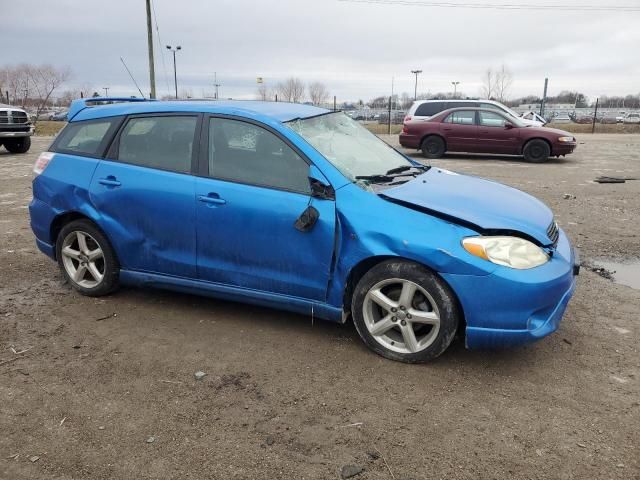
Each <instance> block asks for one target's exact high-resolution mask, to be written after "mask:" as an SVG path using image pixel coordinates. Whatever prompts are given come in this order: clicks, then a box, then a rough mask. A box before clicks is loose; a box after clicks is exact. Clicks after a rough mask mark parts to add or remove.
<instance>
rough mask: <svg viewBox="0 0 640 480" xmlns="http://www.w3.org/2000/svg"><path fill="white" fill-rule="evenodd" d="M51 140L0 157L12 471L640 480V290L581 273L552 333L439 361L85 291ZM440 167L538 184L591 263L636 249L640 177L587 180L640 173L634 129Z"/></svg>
mask: <svg viewBox="0 0 640 480" xmlns="http://www.w3.org/2000/svg"><path fill="white" fill-rule="evenodd" d="M390 140H391V141H394V140H395V139H394V138H392V139H390ZM48 142H49V139H47V138H35V139H34V147H33V149H32V151H31V153H29V154H27V155H10V154H8V153H6V152H5V151H4V150H2V152H1V153H0V432H1V433H0V478H2V479H41V478H42V479H44V478H47V479H49V478H55V479H72V478H73V479H92V480H96V479H115V478H118V479H121V478H122V479H134V478H135V479H147V478H157V479H160V478H163V479H164V478H180V479H183V478H195V479H203V478H216V479H217V478H220V479H228V478H242V479H245V478H246V479H261V478H264V479H273V478H282V479H298V478H306V479H325V478H326V479H335V478H340V470H341V468H342V467H343V466H344V465H347V464H354V465H357V466H359V467H361V468H363V469H364V472H363V473H361V474H360V475H359V476H357V477H355V478H357V479H397V480H400V479H410V478H412V479H436V478H447V479H478V478H482V479H493V478H495V479H506V478H518V479H520V478H522V479H525V478H526V479H538V478H552V479H556V478H562V479H565V478H566V479H569V478H576V479H578V478H579V479H625V480H626V479H633V478H640V447H639V445H640V386H639V381H640V355H639V353H638V346H639V345H640V341H639V340H640V326H639V324H638V312H639V311H640V295H639V292H638V291H637V290H632V289H631V288H629V287H625V286H621V285H617V284H614V283H613V282H611V281H610V280H606V279H604V278H601V277H600V276H598V275H596V274H595V273H592V272H591V271H587V270H585V269H583V272H582V274H581V276H580V278H579V285H578V288H577V292H576V295H575V297H574V299H573V301H572V303H571V304H570V306H569V309H568V311H567V314H566V316H565V318H564V321H563V323H562V326H561V328H560V330H559V332H557V333H556V334H554V335H552V336H551V337H548V338H546V339H544V340H542V341H541V342H538V343H537V344H535V345H532V346H529V347H526V348H519V349H516V350H509V351H499V352H479V351H467V350H465V349H464V347H463V344H462V342H461V341H459V340H458V341H456V343H455V344H454V345H453V347H452V348H451V349H450V350H449V351H448V352H447V353H445V355H444V356H442V357H441V358H440V359H439V360H438V361H436V362H434V363H431V364H429V365H404V364H400V363H394V362H391V361H388V360H384V359H382V358H380V357H377V356H376V355H374V354H372V353H370V352H369V351H368V350H367V349H366V348H365V347H364V346H363V345H362V344H361V343H360V341H359V339H358V337H357V334H356V332H355V329H354V328H353V327H352V326H351V325H344V326H343V325H336V324H331V323H322V322H317V321H316V322H315V323H313V322H312V321H311V319H310V318H306V317H303V316H299V315H293V314H288V313H282V312H278V311H272V310H266V309H261V308H257V307H250V306H244V305H238V304H233V303H227V302H222V301H216V300H211V299H203V298H198V297H192V296H188V295H181V294H174V293H167V292H161V291H146V290H132V289H124V290H121V291H120V292H119V293H117V294H114V295H112V296H110V297H107V298H103V299H92V298H86V297H82V296H80V295H78V294H76V293H74V292H72V291H71V289H70V288H69V286H68V285H65V284H63V283H62V281H61V275H60V274H59V273H58V269H57V266H56V265H55V264H54V263H53V262H51V261H50V260H48V259H47V258H46V257H44V256H43V255H41V254H40V253H39V252H38V251H37V250H36V247H35V245H34V242H33V237H32V234H31V231H30V229H29V219H28V212H27V209H26V208H27V204H28V202H29V200H30V196H31V193H30V192H31V188H30V181H31V166H32V164H33V162H34V160H35V158H36V156H37V155H38V153H39V152H40V151H41V150H42V149H44V148H46V146H47V144H48ZM416 158H419V157H416ZM433 163H434V164H435V165H438V166H442V167H445V168H448V169H452V170H457V171H460V172H468V173H474V174H479V175H482V176H486V177H489V178H492V179H495V180H498V181H501V182H504V183H507V184H510V185H513V186H515V187H518V188H521V189H523V190H526V191H528V192H530V193H532V194H534V195H536V196H538V197H539V198H541V199H542V200H544V201H545V202H547V204H548V205H549V206H551V207H552V208H553V210H554V211H555V212H556V214H557V218H558V221H559V223H560V224H561V226H562V227H563V228H565V229H566V230H567V231H568V233H569V235H570V236H571V238H572V239H573V240H574V242H575V243H576V244H577V245H579V247H580V249H581V252H582V257H583V260H588V259H590V258H593V257H597V256H603V255H604V256H612V257H623V256H635V257H640V221H639V220H638V219H639V218H640V181H636V182H627V183H625V184H617V185H598V184H595V183H592V182H591V180H592V179H593V178H595V177H596V176H598V175H607V174H608V175H626V176H636V177H640V135H633V136H632V135H624V136H621V135H600V136H589V135H583V136H582V137H580V145H579V148H578V150H577V152H576V153H575V154H574V155H572V156H570V157H567V158H566V159H562V160H554V161H551V162H549V163H547V164H544V165H531V164H527V163H524V162H522V161H519V160H517V159H499V158H496V157H482V158H478V157H470V156H468V157H463V158H461V157H457V158H446V159H443V160H438V161H434V162H433ZM565 193H567V194H570V195H571V196H572V197H571V198H569V199H565V198H563V195H564V194H565ZM573 196H575V198H573ZM11 348H13V349H14V350H16V351H17V352H20V351H21V350H25V349H27V351H26V352H24V353H21V354H15V353H14V352H13V351H12V350H11ZM198 370H202V371H204V372H206V373H207V374H208V375H207V376H206V377H205V378H204V380H202V381H196V380H195V379H194V372H196V371H198ZM150 437H153V441H151V438H150ZM36 457H39V458H36Z"/></svg>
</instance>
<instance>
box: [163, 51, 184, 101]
mask: <svg viewBox="0 0 640 480" xmlns="http://www.w3.org/2000/svg"><path fill="white" fill-rule="evenodd" d="M167 50H170V51H171V53H173V84H174V86H175V89H176V100H177V99H178V71H177V70H176V52H177V51H178V50H182V47H181V46H180V45H178V46H177V47H176V48H173V47H172V46H171V45H167Z"/></svg>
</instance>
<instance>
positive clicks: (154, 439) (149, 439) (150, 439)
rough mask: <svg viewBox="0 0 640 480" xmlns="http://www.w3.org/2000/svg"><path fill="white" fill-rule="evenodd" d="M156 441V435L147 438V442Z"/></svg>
mask: <svg viewBox="0 0 640 480" xmlns="http://www.w3.org/2000/svg"><path fill="white" fill-rule="evenodd" d="M155 441H156V437H149V438H147V443H153V442H155Z"/></svg>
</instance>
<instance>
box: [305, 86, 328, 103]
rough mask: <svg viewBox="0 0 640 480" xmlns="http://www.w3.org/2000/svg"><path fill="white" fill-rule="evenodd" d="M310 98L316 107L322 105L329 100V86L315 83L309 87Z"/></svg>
mask: <svg viewBox="0 0 640 480" xmlns="http://www.w3.org/2000/svg"><path fill="white" fill-rule="evenodd" d="M309 97H311V103H313V104H314V105H322V104H324V103H326V102H327V99H328V98H329V90H327V86H326V85H325V84H324V83H321V82H313V83H312V84H311V85H309Z"/></svg>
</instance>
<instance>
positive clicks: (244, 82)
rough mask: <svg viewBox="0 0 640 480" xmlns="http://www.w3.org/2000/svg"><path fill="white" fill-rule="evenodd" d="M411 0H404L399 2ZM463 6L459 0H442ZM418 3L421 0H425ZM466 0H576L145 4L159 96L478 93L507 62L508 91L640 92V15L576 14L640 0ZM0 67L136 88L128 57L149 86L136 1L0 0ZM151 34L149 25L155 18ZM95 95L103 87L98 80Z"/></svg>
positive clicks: (187, 0) (140, 4) (188, 0)
mask: <svg viewBox="0 0 640 480" xmlns="http://www.w3.org/2000/svg"><path fill="white" fill-rule="evenodd" d="M409 1H411V0H409ZM450 1H451V2H453V3H455V2H458V3H461V2H462V0H450ZM423 3H424V2H423ZM462 3H485V4H486V3H493V4H496V3H509V4H515V3H529V4H536V5H539V4H555V5H565V6H569V5H575V6H576V8H575V10H574V11H537V10H511V11H505V10H487V9H465V8H438V7H424V6H402V5H381V4H367V3H350V2H345V1H340V0H277V1H276V0H272V1H266V0H263V1H259V0H208V1H205V0H181V1H179V0H155V1H154V4H155V11H156V13H157V20H158V27H159V32H160V39H161V41H162V45H163V48H162V49H159V48H158V47H159V43H158V38H157V37H156V38H155V43H154V46H155V52H156V75H157V80H156V82H157V89H158V94H159V95H165V94H168V93H172V92H173V63H172V62H173V60H172V58H171V57H170V53H169V52H167V51H166V49H165V48H164V45H165V44H172V45H176V44H179V45H181V46H182V51H180V52H179V53H178V56H177V63H178V88H179V90H180V91H182V90H183V89H185V88H188V89H189V90H190V91H191V93H192V94H193V95H194V96H198V97H200V96H203V95H204V96H208V95H211V94H212V92H213V87H212V84H213V75H214V72H217V75H218V81H219V83H221V84H222V87H221V90H220V96H221V97H233V98H252V97H254V96H255V92H256V77H257V76H261V77H264V79H265V80H266V82H267V84H268V85H275V84H276V83H277V82H278V81H279V80H282V79H283V78H285V77H288V76H291V75H293V76H297V77H300V78H301V79H303V80H304V81H307V82H310V81H314V80H319V81H322V82H324V83H325V84H326V85H327V87H328V88H329V90H330V92H331V94H332V95H333V94H335V95H337V97H338V101H341V100H358V99H360V98H361V99H363V100H368V99H370V98H372V97H375V96H378V95H389V93H390V90H391V83H392V80H391V79H392V77H393V78H394V84H395V87H394V88H395V92H396V93H400V92H409V93H411V94H413V82H414V77H413V75H412V74H411V72H410V71H411V70H412V69H421V70H423V73H422V75H421V76H420V77H419V83H418V91H419V92H427V91H430V92H432V93H435V92H447V91H451V89H452V86H451V81H453V80H456V81H460V82H461V84H460V86H459V87H458V88H459V91H460V90H461V91H463V92H464V93H466V94H467V95H470V96H476V95H479V94H480V86H481V77H482V74H483V72H484V71H485V70H486V69H487V68H489V67H494V68H497V67H499V66H500V65H501V64H503V63H504V64H505V65H507V66H508V67H509V69H510V70H511V71H512V72H513V75H514V83H513V87H512V89H511V90H512V96H522V95H526V94H538V95H541V94H542V87H543V82H544V77H545V76H548V77H549V80H550V84H549V89H550V90H549V93H550V94H555V93H558V92H560V91H561V90H566V89H573V90H576V89H577V90H580V91H582V92H584V93H586V94H587V95H588V96H590V97H595V96H597V95H602V94H607V95H614V94H627V93H638V92H640V53H639V52H640V28H639V27H638V26H639V24H640V12H605V11H598V12H593V11H584V9H583V8H580V5H582V6H584V5H605V6H607V5H631V6H638V4H640V1H639V0H544V1H542V2H538V0H491V1H489V0H465V1H464V2H462ZM0 7H1V11H2V25H3V26H2V29H1V30H0V40H2V41H1V42H0V43H1V44H2V45H3V47H2V56H1V57H0V63H2V64H6V63H8V64H15V63H20V62H28V63H51V64H54V65H68V66H70V67H71V69H72V70H73V79H72V80H71V82H70V83H73V84H76V85H81V84H86V83H88V84H90V85H92V86H93V88H94V89H95V90H99V89H100V88H101V87H110V91H109V93H110V94H117V95H120V94H122V95H133V94H137V91H136V89H135V87H134V85H133V83H132V82H131V80H130V79H129V77H128V75H127V73H126V71H125V69H124V67H123V66H122V64H121V63H120V56H122V57H124V59H125V61H126V62H127V64H128V65H129V68H130V69H131V71H132V73H133V75H134V77H135V78H136V80H137V81H138V83H140V85H141V87H142V90H143V91H144V92H145V94H146V93H147V92H148V90H149V79H148V73H147V43H146V42H147V40H146V23H145V5H144V0H82V1H80V0H55V1H52V0H0ZM154 35H157V32H156V31H155V25H154ZM100 92H101V93H102V90H100Z"/></svg>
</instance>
